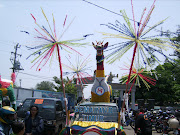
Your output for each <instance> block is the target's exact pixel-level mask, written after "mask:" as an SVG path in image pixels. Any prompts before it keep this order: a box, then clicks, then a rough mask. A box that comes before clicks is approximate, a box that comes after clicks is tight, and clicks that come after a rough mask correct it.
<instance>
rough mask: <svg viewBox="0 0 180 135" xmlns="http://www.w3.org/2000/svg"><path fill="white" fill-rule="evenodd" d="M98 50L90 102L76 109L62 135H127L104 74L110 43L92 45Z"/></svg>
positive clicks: (81, 104)
mask: <svg viewBox="0 0 180 135" xmlns="http://www.w3.org/2000/svg"><path fill="white" fill-rule="evenodd" d="M92 44H93V47H94V48H95V49H96V61H97V69H96V73H95V74H96V76H95V80H94V83H93V86H92V88H91V100H90V102H82V103H80V104H79V105H78V106H76V107H75V111H74V117H73V118H72V119H71V124H70V126H69V127H66V128H64V129H63V130H62V131H61V132H60V135H66V134H71V135H77V134H79V135H80V134H82V135H90V134H93V135H115V134H119V135H125V132H124V131H123V129H122V128H120V127H122V126H120V110H121V109H120V108H121V106H120V105H119V107H118V106H117V104H116V103H111V102H110V95H111V91H112V89H111V87H110V86H109V85H108V84H107V82H106V80H107V79H106V77H105V73H104V54H103V51H104V50H105V49H106V48H107V47H108V42H107V43H105V44H103V42H96V44H94V43H92Z"/></svg>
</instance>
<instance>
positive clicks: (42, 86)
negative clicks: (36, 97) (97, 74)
mask: <svg viewBox="0 0 180 135" xmlns="http://www.w3.org/2000/svg"><path fill="white" fill-rule="evenodd" d="M54 87H55V85H54V84H53V83H52V82H49V81H42V82H40V83H38V84H36V89H38V90H48V91H54Z"/></svg>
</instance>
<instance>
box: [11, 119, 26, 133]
mask: <svg viewBox="0 0 180 135" xmlns="http://www.w3.org/2000/svg"><path fill="white" fill-rule="evenodd" d="M24 126H25V125H24V123H23V122H20V121H15V122H13V123H12V125H11V127H12V130H13V133H14V134H18V133H19V132H20V131H22V130H23V129H24Z"/></svg>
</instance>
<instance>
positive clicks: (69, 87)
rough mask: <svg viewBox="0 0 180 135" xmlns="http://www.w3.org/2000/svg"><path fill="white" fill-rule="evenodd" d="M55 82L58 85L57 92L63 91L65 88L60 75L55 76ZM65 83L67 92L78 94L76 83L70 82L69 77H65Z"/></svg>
mask: <svg viewBox="0 0 180 135" xmlns="http://www.w3.org/2000/svg"><path fill="white" fill-rule="evenodd" d="M53 79H54V82H55V83H56V86H55V87H54V88H55V89H56V90H57V92H63V88H62V81H61V79H59V78H58V77H56V76H55V77H53ZM63 83H64V85H65V92H66V93H71V94H75V95H77V87H76V85H75V84H73V83H70V81H69V79H68V78H67V79H63Z"/></svg>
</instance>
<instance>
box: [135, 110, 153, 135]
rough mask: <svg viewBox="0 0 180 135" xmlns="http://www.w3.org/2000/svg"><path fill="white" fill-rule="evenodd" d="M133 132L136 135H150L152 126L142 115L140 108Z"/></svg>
mask: <svg viewBox="0 0 180 135" xmlns="http://www.w3.org/2000/svg"><path fill="white" fill-rule="evenodd" d="M135 132H136V133H137V135H152V125H151V122H150V121H149V120H148V118H147V116H146V115H145V114H144V109H143V108H141V109H140V112H139V114H138V116H137V118H136V120H135Z"/></svg>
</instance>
